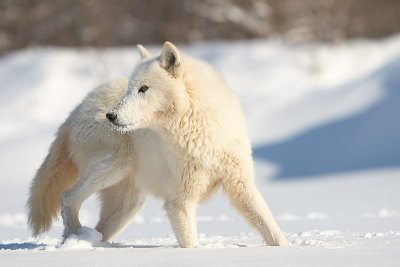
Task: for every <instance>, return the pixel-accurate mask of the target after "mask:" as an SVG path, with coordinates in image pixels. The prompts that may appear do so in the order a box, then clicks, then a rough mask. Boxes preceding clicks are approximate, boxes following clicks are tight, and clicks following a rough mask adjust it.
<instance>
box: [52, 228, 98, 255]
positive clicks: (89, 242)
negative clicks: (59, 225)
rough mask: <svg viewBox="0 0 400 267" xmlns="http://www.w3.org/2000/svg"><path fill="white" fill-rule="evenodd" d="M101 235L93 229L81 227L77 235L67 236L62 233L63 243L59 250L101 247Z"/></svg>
mask: <svg viewBox="0 0 400 267" xmlns="http://www.w3.org/2000/svg"><path fill="white" fill-rule="evenodd" d="M102 239H103V235H102V234H101V233H99V232H97V231H96V230H95V229H92V228H89V227H81V228H79V230H78V231H77V234H68V232H67V233H65V232H64V235H63V242H62V244H61V246H60V248H63V249H67V250H70V249H92V248H93V247H98V246H101V243H102V242H101V240H102Z"/></svg>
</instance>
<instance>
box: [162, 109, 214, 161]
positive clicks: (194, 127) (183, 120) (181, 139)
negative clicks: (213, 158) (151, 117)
mask: <svg viewBox="0 0 400 267" xmlns="http://www.w3.org/2000/svg"><path fill="white" fill-rule="evenodd" d="M208 130H209V127H208V125H207V118H206V114H204V113H201V112H199V111H198V110H196V109H195V108H193V106H192V105H191V107H190V108H189V109H188V110H187V111H186V112H185V113H184V114H183V115H182V116H181V117H180V118H177V119H175V120H170V121H168V122H167V123H165V124H164V125H163V127H162V128H161V129H160V130H159V132H160V134H161V135H162V136H163V137H164V138H165V139H167V140H168V141H169V142H172V145H173V146H174V147H176V148H177V149H178V150H179V151H180V152H181V153H184V154H185V155H188V156H193V157H195V158H198V157H201V156H203V155H204V153H209V151H207V150H208V149H209V148H208V146H207V143H209V141H210V134H209V132H208Z"/></svg>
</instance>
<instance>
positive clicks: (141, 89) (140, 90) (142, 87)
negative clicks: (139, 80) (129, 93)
mask: <svg viewBox="0 0 400 267" xmlns="http://www.w3.org/2000/svg"><path fill="white" fill-rule="evenodd" d="M147 89H149V87H148V86H147V85H142V86H141V87H140V88H139V91H138V92H139V93H144V92H146V91H147Z"/></svg>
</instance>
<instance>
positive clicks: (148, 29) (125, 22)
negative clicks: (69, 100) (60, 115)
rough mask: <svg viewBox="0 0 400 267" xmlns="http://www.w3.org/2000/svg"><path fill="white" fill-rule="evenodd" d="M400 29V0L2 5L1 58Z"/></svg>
mask: <svg viewBox="0 0 400 267" xmlns="http://www.w3.org/2000/svg"><path fill="white" fill-rule="evenodd" d="M399 30H400V1H398V0H382V1H376V0H346V1H340V0H298V1H290V0H205V1H194V0H169V1H167V0H149V1H137V0H133V1H132V0H115V1H106V0H86V1H85V0H71V1H66V0H2V1H1V2H0V52H1V53H3V54H4V53H5V52H7V51H9V50H12V49H20V48H24V47H27V46H40V45H57V46H102V47H105V46H125V45H132V44H136V43H144V44H149V43H150V44H151V43H162V42H164V41H165V40H174V41H175V42H179V43H194V42H198V41H205V40H238V39H254V38H265V37H277V36H278V37H280V38H284V39H287V40H290V41H293V42H309V41H324V42H339V41H342V40H345V39H349V38H359V37H363V38H382V37H385V36H388V35H391V34H394V33H396V32H398V31H399Z"/></svg>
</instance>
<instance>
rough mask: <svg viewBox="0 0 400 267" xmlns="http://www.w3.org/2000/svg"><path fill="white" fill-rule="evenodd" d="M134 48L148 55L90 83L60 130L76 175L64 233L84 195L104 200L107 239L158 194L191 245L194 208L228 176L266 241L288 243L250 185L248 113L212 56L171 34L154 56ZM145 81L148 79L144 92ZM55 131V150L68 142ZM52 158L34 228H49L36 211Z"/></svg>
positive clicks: (226, 185)
mask: <svg viewBox="0 0 400 267" xmlns="http://www.w3.org/2000/svg"><path fill="white" fill-rule="evenodd" d="M138 48H139V52H140V54H141V57H142V62H141V63H140V64H139V65H138V66H137V67H136V69H135V70H134V72H133V73H132V75H131V77H130V78H129V80H128V81H126V80H119V81H114V82H111V83H108V84H106V85H103V86H101V87H99V88H97V89H96V90H94V91H93V92H92V93H90V94H89V95H88V96H87V97H86V99H85V100H84V101H83V102H82V103H81V104H80V105H79V106H78V107H77V108H76V109H75V111H73V112H72V113H71V115H70V117H69V118H68V119H67V121H66V122H65V123H64V124H63V125H62V126H61V128H60V130H59V136H67V141H68V146H67V147H66V148H64V152H65V153H68V157H69V158H71V161H72V162H73V163H74V164H75V165H76V169H77V175H78V181H77V182H76V183H75V184H73V182H71V184H73V185H72V187H70V188H68V190H67V191H66V192H65V193H64V194H63V197H62V201H61V202H62V216H63V221H64V225H65V229H66V230H65V236H68V235H70V234H75V233H77V230H78V229H79V228H80V227H81V225H80V223H79V219H78V212H79V209H80V207H81V204H82V202H83V201H84V200H86V199H87V198H88V197H89V196H90V195H91V194H93V193H95V192H100V195H101V200H102V210H101V215H100V221H99V223H98V225H97V227H96V229H97V230H98V231H99V232H101V233H102V234H103V240H105V241H108V240H111V239H112V238H113V237H114V236H115V235H116V234H118V233H119V232H120V231H121V230H122V229H123V228H124V227H125V226H126V224H127V223H128V222H129V220H130V219H131V218H132V216H133V215H134V214H135V213H136V212H137V211H138V210H139V209H140V207H141V206H142V205H143V203H144V199H145V196H146V195H148V194H152V195H155V196H156V197H158V198H161V199H163V200H164V201H165V204H164V207H165V209H166V211H167V214H168V217H169V219H170V221H171V224H172V227H173V229H174V232H175V234H176V237H177V240H178V242H179V244H180V246H182V247H195V246H197V243H198V241H197V229H196V220H195V215H196V208H197V206H198V204H199V203H200V202H202V201H204V200H206V199H208V198H209V197H210V196H211V195H212V194H213V193H214V192H215V191H216V190H217V189H218V188H219V187H220V186H222V188H223V189H224V191H225V192H226V193H227V195H228V196H229V197H230V199H231V201H232V204H233V205H234V206H235V207H236V208H237V210H238V211H239V212H240V213H241V214H242V215H243V216H244V218H245V219H246V220H247V221H248V222H249V223H250V224H251V225H253V226H254V227H255V228H256V229H257V230H258V231H259V232H260V234H261V235H262V237H263V238H264V240H265V242H266V243H267V244H269V245H286V244H287V241H286V239H285V237H284V236H283V234H282V232H281V231H280V229H279V227H278V225H277V224H276V222H275V220H274V218H273V216H272V214H271V212H270V210H269V208H268V206H267V205H266V203H265V202H264V200H263V198H262V196H261V194H260V193H259V191H258V190H257V188H256V187H255V185H254V181H253V166H252V158H251V148H250V143H249V140H248V137H247V132H246V125H245V120H244V118H243V114H242V111H241V108H240V105H239V103H238V100H237V98H236V97H235V95H234V94H233V92H232V90H231V89H230V88H229V87H228V85H227V84H226V82H224V80H223V79H222V78H221V77H220V76H219V75H218V74H217V72H216V71H215V70H214V69H213V68H212V67H211V66H209V65H208V64H206V63H204V62H202V61H199V60H196V59H193V58H191V57H189V56H186V55H184V54H182V53H181V52H180V51H179V50H178V49H177V48H176V47H175V46H174V45H173V44H171V43H168V42H167V43H165V45H164V47H163V49H162V52H161V55H160V56H158V57H151V54H150V53H149V52H148V51H147V50H146V49H145V48H144V47H143V46H138ZM143 85H146V86H147V87H148V88H149V89H148V90H147V91H146V92H139V88H141V87H142V86H143ZM107 112H111V113H113V114H115V115H116V116H117V117H116V119H115V121H114V122H113V124H111V123H110V122H108V121H107V120H106V117H105V114H106V113H107ZM57 140H58V139H56V141H55V143H54V144H53V146H52V149H51V150H50V152H49V156H48V157H49V158H52V154H53V150H55V149H56V148H57V144H58V143H62V141H57ZM59 150H60V149H59ZM46 164H47V165H49V163H46V162H45V163H44V164H43V166H42V167H41V169H40V170H39V171H38V174H37V176H36V177H35V180H34V182H33V184H32V190H31V197H30V200H29V201H28V206H29V207H30V217H29V218H30V221H29V222H30V225H31V226H32V228H33V229H34V233H35V234H38V233H40V232H41V231H43V230H47V228H48V219H46V220H44V219H43V218H42V219H38V218H36V217H37V216H36V217H35V216H34V214H33V212H34V211H35V210H38V209H39V208H38V207H36V205H38V204H36V203H40V199H44V200H43V201H45V199H49V198H44V197H42V198H41V195H40V194H42V195H43V194H45V193H43V190H38V189H37V188H42V187H43V185H42V183H43V181H46V179H50V178H43V177H47V176H46V169H48V168H45V167H46V166H47V165H46ZM52 168H53V169H54V168H57V165H56V164H55V165H54V167H52ZM42 170H43V171H42ZM61 176H62V175H61ZM49 184H50V182H49ZM64 187H66V186H64ZM66 189H67V188H65V190H66ZM65 190H64V191H65ZM58 191H60V190H58ZM58 191H57V192H58ZM54 198H57V194H56V193H54V197H53V198H51V199H54ZM41 212H42V213H41V214H46V212H44V211H41ZM51 216H54V214H51ZM51 216H50V223H51ZM42 217H45V216H42ZM46 218H47V217H46ZM42 221H45V222H47V224H46V223H43V222H42Z"/></svg>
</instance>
